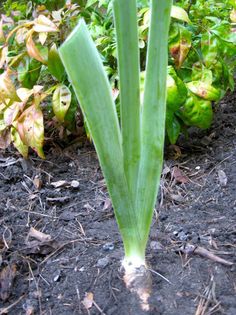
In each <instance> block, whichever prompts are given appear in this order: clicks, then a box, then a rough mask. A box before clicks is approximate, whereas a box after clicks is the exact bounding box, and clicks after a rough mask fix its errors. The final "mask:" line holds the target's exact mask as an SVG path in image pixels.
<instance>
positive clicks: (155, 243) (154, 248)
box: [150, 241, 163, 251]
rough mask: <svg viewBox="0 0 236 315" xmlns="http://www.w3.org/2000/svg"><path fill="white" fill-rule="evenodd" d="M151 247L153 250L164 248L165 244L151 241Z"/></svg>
mask: <svg viewBox="0 0 236 315" xmlns="http://www.w3.org/2000/svg"><path fill="white" fill-rule="evenodd" d="M150 248H151V249H152V250H153V251H158V250H161V249H163V246H162V244H161V243H160V242H157V241H151V243H150Z"/></svg>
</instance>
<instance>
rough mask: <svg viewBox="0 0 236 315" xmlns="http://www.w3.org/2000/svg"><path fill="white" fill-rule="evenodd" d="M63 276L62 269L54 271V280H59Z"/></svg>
mask: <svg viewBox="0 0 236 315" xmlns="http://www.w3.org/2000/svg"><path fill="white" fill-rule="evenodd" d="M60 277H61V270H57V271H56V272H54V274H53V281H54V282H57V281H59V280H60Z"/></svg>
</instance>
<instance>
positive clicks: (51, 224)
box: [0, 96, 236, 315]
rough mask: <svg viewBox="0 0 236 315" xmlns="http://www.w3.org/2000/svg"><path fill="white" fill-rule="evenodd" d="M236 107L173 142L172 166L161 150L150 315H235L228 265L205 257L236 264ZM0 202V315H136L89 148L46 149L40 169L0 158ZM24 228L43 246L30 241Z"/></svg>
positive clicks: (235, 280)
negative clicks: (176, 143) (206, 127)
mask: <svg viewBox="0 0 236 315" xmlns="http://www.w3.org/2000/svg"><path fill="white" fill-rule="evenodd" d="M235 100H236V98H235V97H233V96H231V97H229V98H226V99H225V100H224V101H223V102H222V103H221V105H220V107H219V108H218V109H217V113H216V116H215V122H214V124H213V126H212V128H211V129H210V130H207V131H199V130H198V131H197V130H194V129H192V130H191V132H190V137H189V140H186V139H182V140H181V141H180V144H179V147H180V149H181V152H182V155H181V156H180V157H179V158H178V159H173V158H176V157H177V156H178V155H179V152H178V148H172V150H167V151H168V152H167V154H166V161H165V165H164V172H163V176H162V182H161V190H160V193H159V197H158V205H157V207H156V211H155V216H154V220H153V225H152V229H151V236H150V242H149V246H148V250H147V260H148V263H149V265H150V268H151V269H152V270H153V294H152V297H151V299H150V305H151V310H150V312H149V314H153V315H154V314H155V315H159V314H163V315H207V314H208V315H210V314H227V315H235V314H236V267H235V265H232V266H227V265H224V264H222V263H221V262H216V261H215V257H214V256H213V257H211V258H209V257H206V256H207V254H209V253H211V254H215V255H217V256H218V257H221V258H223V259H225V260H227V261H230V262H234V263H236V160H235V156H236V129H235V126H236V107H235ZM171 157H172V159H171ZM61 180H65V181H67V184H66V183H64V185H63V186H62V187H59V188H55V187H54V186H53V184H54V183H55V182H58V181H61ZM73 180H74V181H76V182H72V181H73ZM71 182H72V184H71ZM78 182H79V187H72V186H76V185H77V184H78ZM61 184H62V183H61ZM54 185H55V184H54ZM0 196H1V198H0V314H5V313H4V310H3V309H4V308H7V310H8V314H9V315H21V314H22V315H23V314H27V315H30V314H36V315H42V314H45V315H50V314H53V315H67V314H68V315H72V314H91V315H95V314H103V315H104V314H106V315H128V314H132V315H139V314H140V315H141V314H143V312H142V311H141V310H140V308H139V305H138V303H137V300H136V298H135V296H132V295H131V294H130V293H129V292H128V291H127V290H126V288H125V286H124V283H123V281H122V272H121V271H120V261H121V259H122V257H123V249H122V244H121V239H120V235H119V232H118V229H117V226H116V222H115V219H114V215H113V211H112V207H111V203H110V201H109V198H108V195H107V192H106V187H105V185H104V181H103V177H102V175H101V171H100V168H99V164H98V161H97V158H96V154H95V152H94V150H93V148H91V146H87V147H80V144H79V143H78V144H77V145H75V146H74V147H71V148H67V149H64V150H60V149H59V148H58V147H55V148H53V149H52V148H51V149H50V150H48V152H47V160H46V161H42V160H40V159H38V158H31V159H29V160H28V161H24V160H23V159H21V157H20V156H19V155H17V154H16V152H15V151H12V152H10V151H8V152H5V153H4V152H2V153H1V155H0ZM32 227H34V228H35V229H36V230H37V231H40V232H43V233H45V234H48V235H49V236H50V237H51V238H50V237H47V236H45V234H42V235H39V236H37V237H38V238H34V237H32V236H30V235H29V231H30V228H32ZM31 233H32V229H31ZM41 237H43V239H41V240H40V238H41ZM191 245H193V246H191ZM204 249H207V250H208V252H207V253H205V252H203V256H201V255H199V252H200V254H201V251H203V250H204ZM157 273H159V274H161V275H162V276H164V277H165V278H167V279H168V281H169V282H167V280H165V279H164V278H163V277H161V276H160V275H158V274H157ZM86 293H88V295H87V299H85V296H86ZM86 301H87V303H88V304H86V303H85V302H86ZM90 302H91V304H92V302H94V303H93V305H92V306H91V305H89V304H90ZM84 304H85V305H86V306H87V308H86V307H85V305H84ZM90 306H91V307H90ZM6 313H7V312H6Z"/></svg>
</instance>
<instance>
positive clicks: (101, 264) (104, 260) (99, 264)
mask: <svg viewBox="0 0 236 315" xmlns="http://www.w3.org/2000/svg"><path fill="white" fill-rule="evenodd" d="M109 262H110V261H109V258H108V257H104V258H100V259H98V261H97V265H96V266H97V267H98V268H105V267H106V266H107V265H108V264H109Z"/></svg>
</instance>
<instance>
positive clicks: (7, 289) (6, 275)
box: [0, 264, 17, 301]
mask: <svg viewBox="0 0 236 315" xmlns="http://www.w3.org/2000/svg"><path fill="white" fill-rule="evenodd" d="M16 270H17V269H16V265H15V264H12V265H8V266H6V267H5V268H3V269H2V271H1V272H0V299H1V300H3V301H6V300H7V299H8V298H9V296H10V295H11V289H12V286H13V282H14V279H15V277H16Z"/></svg>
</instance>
